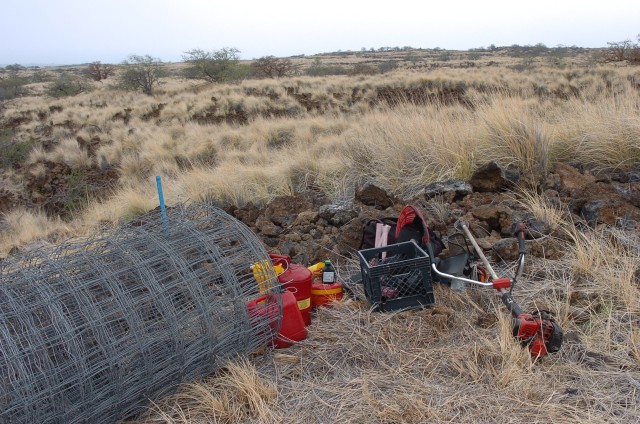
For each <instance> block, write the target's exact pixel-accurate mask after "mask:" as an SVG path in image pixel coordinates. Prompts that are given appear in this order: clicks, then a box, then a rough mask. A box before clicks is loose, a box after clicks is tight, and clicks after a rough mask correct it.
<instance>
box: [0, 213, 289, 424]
mask: <svg viewBox="0 0 640 424" xmlns="http://www.w3.org/2000/svg"><path fill="white" fill-rule="evenodd" d="M169 226H170V235H169V237H166V236H165V234H164V233H163V226H162V222H161V217H160V213H159V211H157V210H156V211H152V212H150V213H148V214H146V215H144V216H142V217H139V218H138V219H136V220H135V221H134V222H131V223H129V224H127V225H124V226H122V227H121V228H119V229H117V230H112V231H110V232H108V233H106V232H102V233H101V234H99V235H95V236H92V237H87V238H84V239H82V240H74V241H68V242H65V243H63V244H61V245H58V246H57V247H54V248H49V249H40V250H36V251H32V252H29V253H24V254H22V255H20V256H19V257H16V256H14V257H11V258H8V259H5V260H4V261H2V262H1V265H0V422H11V423H25V424H26V423H29V424H32V423H40V424H41V423H80V422H83V423H84V422H87V423H109V422H116V421H118V420H120V419H124V418H128V417H131V416H133V415H135V414H136V413H138V412H140V411H141V410H142V409H144V408H145V407H147V406H148V405H149V403H148V402H149V399H152V400H153V399H158V398H160V397H162V396H165V395H167V394H170V393H172V392H174V391H175V390H176V389H177V386H178V385H179V384H180V383H184V382H189V381H193V380H195V379H197V378H199V377H203V376H205V375H207V374H210V373H212V372H213V371H216V370H217V369H219V368H220V367H221V366H222V365H223V363H224V361H225V360H226V359H228V358H230V357H234V356H237V355H241V354H247V353H250V352H254V351H256V350H257V349H259V348H260V347H263V346H265V345H267V344H268V342H269V341H271V340H272V339H273V337H274V336H275V334H277V331H278V329H279V328H280V320H281V317H282V306H281V298H280V295H279V293H280V291H279V288H278V286H277V277H276V275H275V272H274V271H272V268H270V267H262V268H263V273H264V272H267V273H269V275H264V274H263V275H262V278H261V281H260V285H259V284H258V282H257V281H256V278H255V277H254V274H253V272H252V271H251V268H252V265H253V264H256V263H263V264H264V263H266V262H265V261H267V260H269V256H268V254H267V252H266V250H265V249H264V247H263V246H262V245H261V243H260V241H259V240H258V238H257V237H256V236H255V235H254V234H253V233H252V232H251V231H250V230H249V229H248V228H247V227H246V226H244V224H242V223H241V222H239V221H237V220H236V219H235V218H233V217H231V216H230V215H228V214H226V213H225V212H224V211H222V210H220V209H218V208H216V207H215V206H212V205H189V206H182V207H177V208H173V209H171V210H170V211H169ZM264 294H267V295H268V296H269V299H270V301H269V305H268V309H269V313H255V311H254V313H251V312H250V311H248V309H247V306H246V305H247V302H248V301H251V300H252V299H255V298H256V297H257V296H258V295H264ZM263 303H267V302H263ZM274 304H275V305H278V306H277V307H276V308H274ZM274 310H275V312H274Z"/></svg>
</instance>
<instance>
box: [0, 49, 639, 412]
mask: <svg viewBox="0 0 640 424" xmlns="http://www.w3.org/2000/svg"><path fill="white" fill-rule="evenodd" d="M404 54H405V53H402V52H401V53H391V52H390V53H389V54H388V55H383V56H376V57H373V56H372V57H364V55H363V56H362V57H361V58H360V59H362V60H372V61H374V62H375V61H376V60H392V59H398V58H400V57H402V55H404ZM440 54H442V53H441V52H433V51H432V52H420V55H421V56H420V57H421V58H427V57H428V58H429V60H431V61H433V60H435V58H436V57H437V56H438V55H440ZM360 59H358V60H360ZM308 60H310V59H299V61H300V63H303V62H304V63H307V62H308ZM322 60H323V62H326V63H333V64H342V65H350V64H352V62H353V61H355V60H356V59H354V58H344V57H340V56H332V57H329V56H327V57H323V59H322ZM467 60H468V59H465V57H463V56H462V55H458V54H454V55H452V58H451V60H450V61H448V62H447V64H446V65H447V66H446V67H445V66H444V65H442V63H440V65H438V66H439V67H437V68H436V67H431V66H430V65H431V62H425V61H418V62H411V63H409V62H407V63H403V66H402V67H401V69H399V70H397V71H394V72H391V73H388V74H384V75H374V76H357V77H347V76H340V77H322V78H310V77H301V76H300V77H293V78H283V79H280V80H274V81H271V80H261V81H244V82H242V83H240V84H236V85H208V84H202V85H194V84H193V83H191V82H187V81H184V80H181V79H179V78H173V79H169V80H167V81H166V82H167V84H165V85H163V86H162V88H161V89H160V90H159V91H158V92H157V93H156V94H155V95H154V96H144V95H141V94H136V93H124V92H119V91H114V90H112V89H110V88H109V87H108V86H103V87H96V89H95V90H94V91H92V92H90V93H85V94H81V95H79V96H76V97H72V98H66V99H48V98H43V97H40V96H38V95H34V96H31V97H26V98H22V99H17V100H15V101H12V102H11V103H10V104H8V105H7V107H6V108H4V109H3V110H2V117H1V118H0V120H2V121H11V120H19V119H22V118H24V117H25V116H28V117H30V118H29V119H31V120H30V121H28V122H25V123H24V124H22V125H21V126H20V127H19V128H18V131H17V133H16V134H14V139H15V140H16V141H18V142H24V141H28V140H31V139H35V140H37V141H38V142H40V141H43V140H44V139H47V140H50V141H52V142H53V143H52V147H49V148H45V146H44V144H42V145H38V143H36V146H35V148H34V150H33V151H32V152H31V155H30V158H29V160H28V162H29V163H30V164H32V165H31V166H30V167H29V170H28V172H29V175H31V176H32V177H38V176H43V175H44V172H45V168H44V166H42V162H43V161H45V160H51V161H55V162H63V163H66V164H68V165H69V166H71V167H74V168H75V167H101V166H102V167H111V168H115V169H116V170H117V172H118V174H119V176H120V177H119V181H118V186H117V188H116V189H115V190H114V193H113V194H112V195H111V196H110V197H109V198H107V199H104V200H102V201H100V202H93V203H90V204H89V205H88V206H87V208H86V209H85V210H84V213H83V215H81V216H77V217H75V218H74V219H72V220H69V221H67V222H63V221H62V220H60V219H58V218H57V217H46V216H45V215H44V214H42V213H39V212H37V211H26V210H22V209H20V210H15V211H11V212H9V213H7V214H5V215H4V216H3V218H2V221H1V227H0V256H5V255H7V254H8V253H9V252H10V251H11V249H12V248H14V247H23V246H24V245H25V244H28V243H29V242H32V241H33V240H43V242H47V243H48V242H51V243H54V242H56V241H57V240H59V239H60V238H61V237H66V236H69V235H74V234H75V235H81V234H83V233H85V232H86V231H89V230H90V229H92V228H95V227H98V226H104V225H112V226H116V225H117V224H118V223H120V222H122V221H126V220H129V219H131V218H133V217H135V216H136V215H138V214H140V213H143V212H145V211H147V210H149V209H152V208H154V207H155V206H156V205H157V198H156V192H155V179H154V177H155V175H161V176H162V178H163V182H164V190H165V198H166V201H167V203H168V204H169V205H171V204H175V203H178V202H184V201H188V200H204V199H216V200H217V201H219V202H223V203H232V204H244V203H246V202H249V201H252V202H268V201H269V200H271V199H273V198H274V197H275V196H278V195H282V194H292V193H295V192H299V191H303V190H307V189H310V188H311V189H321V190H323V191H325V192H326V193H327V194H328V195H329V196H330V197H333V198H334V199H341V198H350V195H351V193H352V191H353V187H354V185H355V184H356V183H359V182H362V181H371V182H374V183H376V184H378V185H379V186H381V187H384V188H386V189H388V190H390V191H392V192H393V193H394V194H396V195H399V196H405V197H411V196H412V195H414V194H416V193H417V192H419V191H420V190H421V189H422V187H423V186H424V185H425V184H428V183H430V182H433V181H435V180H443V179H449V178H461V179H465V178H467V177H469V176H470V175H471V173H472V172H473V170H474V169H475V168H476V166H477V165H480V164H482V163H484V162H486V161H487V160H489V159H495V160H498V161H499V162H501V163H503V164H505V165H508V164H513V165H516V166H518V167H519V168H521V169H522V170H523V171H525V173H526V175H527V177H528V180H530V181H537V179H538V178H540V177H543V176H544V174H545V172H546V169H547V166H548V165H549V164H551V163H553V162H555V161H565V162H566V161H578V162H580V163H582V164H583V165H585V166H586V167H589V168H592V169H593V170H595V171H598V170H603V169H607V170H609V169H624V170H630V169H637V167H638V166H640V153H639V152H640V148H639V145H638V140H640V127H639V123H638V119H637V117H638V113H639V111H640V104H639V101H638V95H637V85H634V84H636V81H638V80H640V74H639V72H638V70H637V69H635V68H627V67H613V66H609V65H594V64H592V63H586V62H582V61H579V60H576V63H575V64H573V65H570V66H569V65H568V64H567V66H560V67H557V66H550V65H549V63H548V61H544V60H537V61H534V62H533V63H527V64H526V66H525V67H524V68H522V67H521V66H520V67H519V66H518V65H522V64H521V63H520V62H519V61H518V60H515V59H513V58H508V57H505V56H504V55H494V56H487V57H484V56H483V57H482V58H480V59H478V60H477V61H476V62H475V63H476V64H477V66H475V67H468V66H467V67H464V66H465V63H466V61H467ZM489 61H493V63H492V64H491V66H489ZM307 64H308V63H307ZM480 65H482V66H481V67H480ZM33 89H34V93H35V94H37V93H38V92H39V91H38V90H40V91H41V89H42V87H33ZM161 104H162V105H164V106H162V110H161V111H160V112H159V113H158V114H157V116H156V115H155V111H157V110H158V108H159V105H161ZM234 114H235V115H234ZM38 115H41V116H44V118H43V119H40V118H38ZM230 115H234V116H235V118H234V119H236V120H234V119H230V120H227V118H228V117H229V116H230ZM238 116H240V118H241V119H240V118H238ZM238 119H240V120H238ZM43 132H46V134H47V135H46V136H44V135H43ZM78 137H80V138H81V139H83V140H90V139H91V138H92V137H98V138H99V139H100V143H99V145H98V146H97V151H96V155H95V157H89V156H88V155H87V152H86V150H84V149H82V148H81V147H80V145H79V143H78ZM21 178H22V180H21ZM26 178H28V175H26V174H20V173H19V172H18V171H17V170H12V171H11V172H5V174H4V176H3V183H5V182H6V184H5V185H7V186H9V185H10V186H11V192H12V193H13V192H15V193H20V192H21V190H24V186H25V185H26V184H25V179H26ZM514 197H515V198H517V199H518V201H519V202H521V203H522V204H524V205H526V207H527V208H528V209H529V210H530V211H531V212H532V213H533V214H534V216H535V217H536V218H537V219H539V220H541V221H543V222H547V223H548V224H549V226H550V228H551V229H552V237H554V240H555V241H556V242H557V243H563V244H562V247H563V249H564V251H565V252H566V254H565V257H564V258H563V259H561V260H558V261H548V260H542V259H540V260H536V261H534V262H532V263H530V264H528V267H527V269H526V273H525V276H524V278H523V279H522V281H521V282H520V283H519V285H518V287H517V288H516V291H515V296H516V298H517V300H518V301H519V303H521V304H522V306H523V307H524V308H525V309H532V308H545V309H549V310H551V311H552V312H553V313H554V314H555V316H556V317H557V318H558V321H559V323H560V325H561V326H562V327H563V328H564V330H565V334H566V338H565V344H564V346H563V348H562V349H561V351H560V352H559V353H558V354H556V355H553V356H549V357H547V358H545V359H544V360H542V361H537V362H532V360H531V359H530V357H529V356H528V354H527V352H526V350H524V349H522V348H521V347H520V346H519V345H518V344H517V343H515V341H514V340H513V338H512V336H511V324H510V320H509V319H508V316H507V314H506V312H505V310H504V308H503V307H502V306H501V304H500V302H499V300H498V299H497V297H496V296H495V294H494V293H493V292H491V291H490V290H486V291H482V290H468V291H467V292H466V293H464V294H458V293H454V292H450V291H448V289H446V288H443V287H439V286H438V287H436V295H437V303H438V305H437V306H436V307H434V308H430V309H424V310H418V311H410V312H404V313H390V314H377V313H371V312H370V311H369V310H368V309H367V306H366V304H364V303H363V302H360V301H356V302H354V301H352V302H344V303H341V304H338V305H336V306H335V307H334V308H331V309H322V310H320V311H318V313H317V315H316V316H315V317H314V324H313V325H312V326H311V327H310V335H309V338H308V339H306V340H305V341H303V342H301V343H299V344H297V345H296V346H294V347H292V348H290V349H287V350H284V351H271V350H267V351H266V352H261V353H259V354H257V355H255V356H254V357H252V358H251V360H250V361H242V360H235V361H232V362H230V363H229V364H228V365H227V367H226V368H225V369H224V370H221V371H220V373H218V374H216V375H213V376H210V377H209V378H207V379H205V380H202V381H199V382H194V383H192V384H189V385H186V386H184V387H183V388H182V390H181V391H180V392H179V393H178V394H176V395H174V396H172V397H169V398H167V399H163V400H157V401H156V405H155V406H154V407H153V408H151V409H150V410H149V411H148V413H147V414H145V415H143V416H142V417H140V418H139V419H138V421H137V422H144V423H181V424H186V423H204V422H206V423H231V422H254V423H273V422H283V423H328V422H347V423H348V422H351V423H365V422H366V423H370V422H375V423H423V422H460V423H465V422H469V423H472V422H473V423H475V422H481V423H483V422H487V423H488V422H496V423H497V422H500V423H503V422H540V423H547V422H558V423H565V422H566V423H572V424H575V423H587V422H589V423H591V422H607V423H610V422H620V423H628V422H638V421H640V418H639V417H640V331H639V330H638V328H639V323H640V288H639V285H640V283H639V281H638V278H639V275H640V271H638V264H639V263H640V240H638V237H637V234H631V233H628V232H622V231H619V230H615V229H611V228H605V229H598V230H585V229H583V227H582V226H580V225H577V224H576V223H575V222H573V221H572V220H571V218H570V217H569V216H568V215H566V211H565V210H564V209H563V208H562V207H561V205H557V204H555V203H553V202H552V201H550V199H547V198H545V197H543V196H541V195H540V194H535V193H534V192H533V191H523V192H519V193H515V194H514ZM443 202H444V200H442V199H440V200H434V201H433V202H432V204H433V207H434V210H437V211H438V212H439V214H438V215H439V216H441V217H443V219H444V217H446V214H447V210H446V207H445V205H444V203H443ZM341 265H344V266H353V264H349V263H347V264H341ZM508 265H511V264H507V266H503V268H504V269H505V270H509V269H511V268H512V266H511V267H510V266H508Z"/></svg>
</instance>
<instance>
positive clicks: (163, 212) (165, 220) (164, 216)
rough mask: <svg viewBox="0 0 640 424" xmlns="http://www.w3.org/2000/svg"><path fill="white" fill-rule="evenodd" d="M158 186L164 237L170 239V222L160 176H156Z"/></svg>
mask: <svg viewBox="0 0 640 424" xmlns="http://www.w3.org/2000/svg"><path fill="white" fill-rule="evenodd" d="M156 184H157V185H158V199H160V214H161V216H162V227H163V229H164V236H165V237H166V238H169V220H168V218H167V208H166V207H165V206H164V195H163V194H162V181H161V179H160V175H156Z"/></svg>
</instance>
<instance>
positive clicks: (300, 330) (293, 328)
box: [247, 290, 307, 349]
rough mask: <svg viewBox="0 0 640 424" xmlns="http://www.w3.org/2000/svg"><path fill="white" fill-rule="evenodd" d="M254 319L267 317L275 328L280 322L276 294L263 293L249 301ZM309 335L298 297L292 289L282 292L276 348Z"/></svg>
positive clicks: (251, 316)
mask: <svg viewBox="0 0 640 424" xmlns="http://www.w3.org/2000/svg"><path fill="white" fill-rule="evenodd" d="M247 310H248V311H249V317H250V318H251V320H252V321H255V320H256V318H264V317H267V319H269V321H270V323H269V326H270V327H271V328H272V329H274V330H275V328H276V326H277V324H278V320H277V317H278V301H277V299H276V298H275V297H274V296H268V295H262V296H260V297H258V298H256V299H254V300H252V301H250V302H248V303H247ZM306 337H307V327H306V326H305V324H304V320H303V319H302V314H301V313H300V310H299V309H298V304H297V301H296V297H295V296H294V295H293V293H291V292H290V291H286V290H285V291H284V292H282V320H281V322H280V330H279V331H278V335H277V336H276V337H275V339H274V340H273V342H272V345H273V347H275V348H276V349H280V348H284V347H289V346H291V345H292V344H294V343H295V342H299V341H300V340H304V339H305V338H306Z"/></svg>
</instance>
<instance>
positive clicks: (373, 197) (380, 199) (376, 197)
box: [355, 183, 395, 209]
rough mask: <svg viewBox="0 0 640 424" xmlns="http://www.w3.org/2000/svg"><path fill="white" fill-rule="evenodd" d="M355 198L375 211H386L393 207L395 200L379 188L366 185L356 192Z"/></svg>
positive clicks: (369, 184)
mask: <svg viewBox="0 0 640 424" xmlns="http://www.w3.org/2000/svg"><path fill="white" fill-rule="evenodd" d="M355 198H356V200H357V201H359V202H360V203H362V204H364V205H367V206H373V207H375V208H376V209H386V208H388V207H390V206H393V204H394V203H395V199H394V197H393V196H391V195H389V194H388V193H387V192H386V191H385V190H383V189H381V188H380V187H378V186H376V185H374V184H371V183H367V184H365V185H363V186H362V187H359V188H358V189H357V190H356V194H355Z"/></svg>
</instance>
